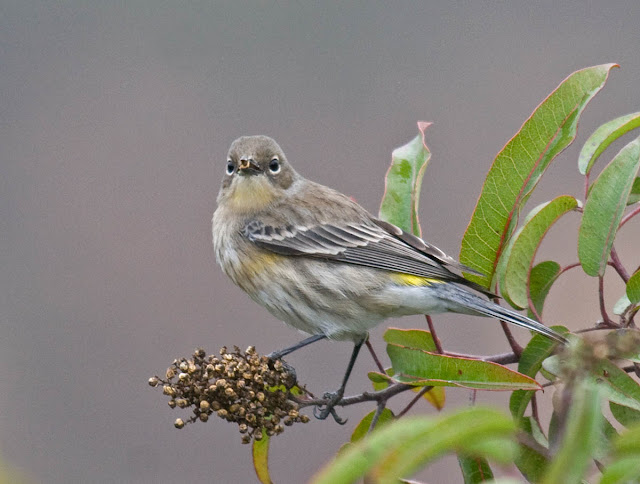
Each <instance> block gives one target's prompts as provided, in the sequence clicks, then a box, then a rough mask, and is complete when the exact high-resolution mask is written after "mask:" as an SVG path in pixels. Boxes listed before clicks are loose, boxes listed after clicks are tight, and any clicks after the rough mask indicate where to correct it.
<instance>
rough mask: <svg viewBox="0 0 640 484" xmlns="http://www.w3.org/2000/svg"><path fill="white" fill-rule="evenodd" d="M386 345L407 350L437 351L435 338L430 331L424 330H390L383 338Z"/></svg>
mask: <svg viewBox="0 0 640 484" xmlns="http://www.w3.org/2000/svg"><path fill="white" fill-rule="evenodd" d="M382 338H383V339H384V341H385V342H386V343H392V344H396V345H400V346H405V347H407V348H414V349H418V350H424V351H431V352H433V351H437V348H436V344H435V342H434V341H433V336H431V333H430V332H429V331H425V330H422V329H398V328H389V329H387V330H386V331H385V333H384V335H383V336H382Z"/></svg>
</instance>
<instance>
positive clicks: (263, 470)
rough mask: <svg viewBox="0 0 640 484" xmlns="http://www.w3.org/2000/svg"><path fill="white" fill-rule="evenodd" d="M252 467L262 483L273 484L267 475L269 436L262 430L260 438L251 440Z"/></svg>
mask: <svg viewBox="0 0 640 484" xmlns="http://www.w3.org/2000/svg"><path fill="white" fill-rule="evenodd" d="M253 468H254V469H255V471H256V475H257V476H258V480H259V481H260V482H261V483H262V484H273V481H271V477H270V476H269V436H268V435H267V432H265V431H264V430H263V431H262V440H254V441H253Z"/></svg>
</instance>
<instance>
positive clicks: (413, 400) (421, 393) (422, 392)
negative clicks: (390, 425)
mask: <svg viewBox="0 0 640 484" xmlns="http://www.w3.org/2000/svg"><path fill="white" fill-rule="evenodd" d="M432 388H433V387H432V386H427V387H422V389H421V390H420V391H419V392H418V393H417V394H416V396H415V397H413V399H412V400H411V401H410V402H409V404H408V405H407V406H406V407H404V408H403V409H402V411H401V412H400V413H399V414H398V415H397V417H398V418H400V417H402V416H403V415H405V414H406V413H407V412H408V411H409V410H411V407H413V406H414V405H415V404H416V403H417V402H418V400H420V399H421V398H422V396H423V395H424V394H425V393H427V392H428V391H429V390H431V389H432Z"/></svg>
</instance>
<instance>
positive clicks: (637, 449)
mask: <svg viewBox="0 0 640 484" xmlns="http://www.w3.org/2000/svg"><path fill="white" fill-rule="evenodd" d="M614 447H615V450H616V454H617V455H636V456H637V458H638V459H640V424H636V425H633V426H632V427H630V428H628V429H627V430H626V431H625V432H623V433H621V434H620V435H619V436H618V438H617V439H616V441H615V442H614Z"/></svg>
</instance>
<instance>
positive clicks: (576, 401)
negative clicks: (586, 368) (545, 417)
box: [542, 380, 603, 484]
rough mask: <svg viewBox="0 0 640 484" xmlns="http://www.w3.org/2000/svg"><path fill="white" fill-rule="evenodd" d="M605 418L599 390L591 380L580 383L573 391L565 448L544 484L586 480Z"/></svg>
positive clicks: (552, 465) (552, 466) (554, 462)
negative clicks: (585, 475) (602, 421)
mask: <svg viewBox="0 0 640 484" xmlns="http://www.w3.org/2000/svg"><path fill="white" fill-rule="evenodd" d="M602 418H603V417H602V413H601V412H600V397H599V395H598V387H597V386H595V385H593V384H592V383H591V382H590V381H588V380H583V381H578V382H577V383H576V384H575V386H574V388H573V392H572V405H571V406H570V407H569V410H568V415H567V422H566V428H565V431H564V432H563V439H562V442H561V446H560V448H559V449H558V451H557V452H556V454H555V457H554V459H553V461H551V463H550V465H549V468H548V470H547V472H546V474H545V478H544V480H543V481H542V482H543V483H544V484H557V483H560V482H562V483H563V484H579V483H580V482H581V481H582V476H583V475H584V473H585V472H586V470H587V468H588V466H589V462H590V461H591V456H592V455H593V452H594V449H595V447H596V444H597V440H598V437H599V434H600V429H601V420H602ZM569 463H570V464H569Z"/></svg>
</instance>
